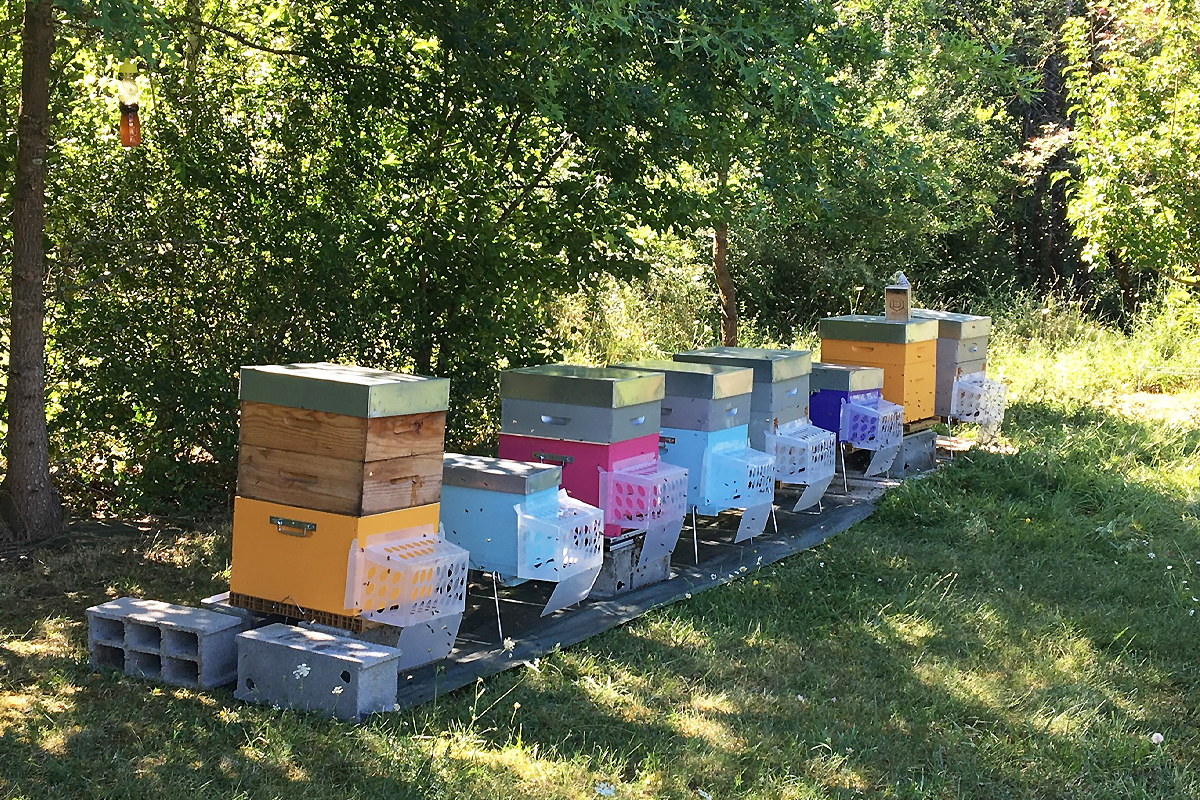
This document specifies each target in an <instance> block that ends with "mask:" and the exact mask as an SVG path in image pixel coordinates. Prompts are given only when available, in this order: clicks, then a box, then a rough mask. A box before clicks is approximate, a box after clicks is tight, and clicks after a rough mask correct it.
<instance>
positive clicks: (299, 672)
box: [292, 664, 312, 680]
mask: <svg viewBox="0 0 1200 800" xmlns="http://www.w3.org/2000/svg"><path fill="white" fill-rule="evenodd" d="M310 672H312V667H310V666H309V665H308V664H301V665H300V666H298V667H296V668H295V669H294V670H292V677H294V678H295V679H296V680H300V679H301V678H307V677H308V673H310Z"/></svg>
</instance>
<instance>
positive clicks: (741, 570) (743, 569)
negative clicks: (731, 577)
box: [738, 567, 746, 572]
mask: <svg viewBox="0 0 1200 800" xmlns="http://www.w3.org/2000/svg"><path fill="white" fill-rule="evenodd" d="M745 571H746V568H745V567H742V568H741V569H739V570H738V572H745Z"/></svg>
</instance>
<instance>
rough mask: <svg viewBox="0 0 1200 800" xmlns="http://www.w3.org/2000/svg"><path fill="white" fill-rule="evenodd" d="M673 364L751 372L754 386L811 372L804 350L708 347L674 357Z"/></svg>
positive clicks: (810, 354)
mask: <svg viewBox="0 0 1200 800" xmlns="http://www.w3.org/2000/svg"><path fill="white" fill-rule="evenodd" d="M673 358H674V359H675V360H676V361H689V362H692V363H699V364H717V365H720V366H725V367H743V368H749V369H752V370H754V382H755V383H780V382H781V381H789V380H792V379H793V378H799V377H801V376H803V375H807V374H808V373H809V372H810V371H811V370H812V353H810V352H808V351H807V350H775V349H769V348H762V347H707V348H705V349H703V350H688V351H686V352H682V353H676V354H675V355H674V356H673Z"/></svg>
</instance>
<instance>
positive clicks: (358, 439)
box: [238, 401, 446, 461]
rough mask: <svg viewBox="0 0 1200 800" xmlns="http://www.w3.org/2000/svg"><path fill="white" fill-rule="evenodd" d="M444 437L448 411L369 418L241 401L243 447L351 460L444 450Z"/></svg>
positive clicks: (239, 435) (239, 431)
mask: <svg viewBox="0 0 1200 800" xmlns="http://www.w3.org/2000/svg"><path fill="white" fill-rule="evenodd" d="M445 436H446V412H444V411H432V412H429V413H426V414H405V415H403V416H396V417H376V418H373V419H367V418H364V417H352V416H348V415H346V414H330V413H328V412H325V411H310V410H307V409H303V408H291V407H289V406H279V405H273V404H271V403H255V402H249V401H247V402H243V403H242V406H241V420H240V422H239V426H238V442H239V443H240V444H241V445H243V446H250V447H264V448H268V449H272V450H287V451H290V452H294V453H309V454H311V455H316V456H326V457H328V458H339V459H344V460H347V461H383V460H385V459H390V458H402V457H404V456H413V455H422V454H426V453H440V452H442V451H443V450H444V449H445Z"/></svg>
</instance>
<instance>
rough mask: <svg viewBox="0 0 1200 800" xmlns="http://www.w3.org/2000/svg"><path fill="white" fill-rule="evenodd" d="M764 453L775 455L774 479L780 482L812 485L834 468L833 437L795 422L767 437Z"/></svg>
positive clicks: (828, 432)
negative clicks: (765, 451)
mask: <svg viewBox="0 0 1200 800" xmlns="http://www.w3.org/2000/svg"><path fill="white" fill-rule="evenodd" d="M767 452H769V453H770V452H773V453H774V456H775V477H776V479H777V480H780V481H782V482H783V483H803V484H808V485H816V484H818V483H820V482H822V481H827V479H828V478H831V477H832V476H833V473H834V472H835V471H836V469H837V436H835V435H834V434H833V432H832V431H827V430H825V429H824V428H818V427H817V426H816V425H813V424H812V423H811V422H808V421H807V420H802V419H798V420H795V421H794V422H787V423H784V424H783V425H780V426H779V427H778V428H777V429H776V430H775V433H773V434H767Z"/></svg>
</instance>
